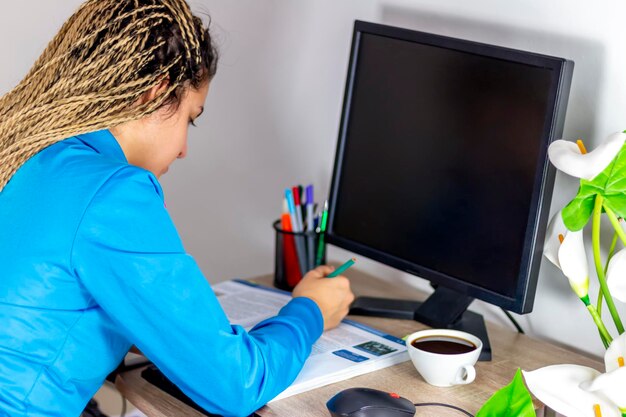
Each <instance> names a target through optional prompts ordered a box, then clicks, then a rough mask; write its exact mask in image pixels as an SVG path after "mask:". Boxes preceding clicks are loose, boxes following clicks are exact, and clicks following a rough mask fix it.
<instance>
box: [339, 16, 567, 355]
mask: <svg viewBox="0 0 626 417" xmlns="http://www.w3.org/2000/svg"><path fill="white" fill-rule="evenodd" d="M573 66H574V65H573V62H571V61H568V60H566V59H562V58H556V57H550V56H545V55H539V54H535V53H531V52H525V51H520V50H513V49H508V48H503V47H499V46H494V45H486V44H482V43H477V42H471V41H467V40H461V39H454V38H450V37H445V36H438V35H434V34H429V33H423V32H416V31H411V30H406V29H401V28H395V27H390V26H384V25H379V24H373V23H367V22H360V21H357V22H356V23H355V26H354V36H353V42H352V50H351V55H350V65H349V69H348V76H347V82H346V88H345V96H344V104H343V113H342V118H341V125H340V129H339V140H338V145H337V152H336V159H335V165H334V172H333V178H332V184H331V192H330V198H329V203H330V206H329V221H328V229H327V240H328V242H329V243H331V244H334V245H336V246H339V247H341V248H344V249H347V250H350V251H352V252H355V253H357V254H361V255H364V256H366V257H368V258H371V259H374V260H376V261H379V262H382V263H383V264H386V265H389V266H392V267H394V268H397V269H399V270H401V271H405V272H408V273H409V274H412V275H416V276H418V277H420V278H423V279H426V280H428V281H430V282H431V283H432V285H433V286H434V287H435V291H434V293H433V294H432V295H431V296H430V298H428V299H427V300H426V301H425V302H424V303H416V302H414V300H402V301H401V300H385V299H372V298H362V299H357V300H356V302H355V304H354V305H353V308H352V313H354V314H368V315H379V316H385V317H403V318H410V319H416V320H419V321H421V322H424V323H425V324H428V325H430V326H433V327H453V328H460V329H463V330H466V331H469V332H471V333H474V334H476V335H477V336H479V337H481V338H482V339H483V342H484V343H485V346H486V349H485V353H484V355H483V359H485V358H488V357H490V348H489V346H488V344H489V340H488V337H487V334H486V330H485V328H484V321H483V320H482V317H480V316H478V315H476V314H475V313H472V312H469V311H466V309H467V307H468V306H469V304H470V303H471V302H472V301H473V300H474V299H475V298H476V299H481V300H483V301H486V302H488V303H491V304H493V305H496V306H500V307H502V308H504V309H506V310H510V311H513V312H516V313H528V312H530V311H531V310H532V306H533V299H534V294H535V288H536V284H537V275H538V270H539V264H540V260H541V253H542V247H543V240H544V235H545V228H546V223H547V216H548V209H549V202H550V198H551V195H552V186H553V183H554V175H555V171H554V169H553V167H552V166H551V165H550V163H549V161H548V159H547V148H548V145H549V143H550V142H551V141H552V140H554V139H555V138H558V137H560V136H561V135H562V133H563V124H564V119H565V111H566V107H567V99H568V95H569V88H570V83H571V78H572V73H573Z"/></svg>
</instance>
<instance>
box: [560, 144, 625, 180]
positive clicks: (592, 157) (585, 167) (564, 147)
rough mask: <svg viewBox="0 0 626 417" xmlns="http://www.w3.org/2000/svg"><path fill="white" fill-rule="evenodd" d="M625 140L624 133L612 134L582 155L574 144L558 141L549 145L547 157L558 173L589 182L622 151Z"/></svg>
mask: <svg viewBox="0 0 626 417" xmlns="http://www.w3.org/2000/svg"><path fill="white" fill-rule="evenodd" d="M625 140H626V134H625V133H622V132H618V133H614V134H612V135H611V136H609V137H608V138H607V140H606V141H605V142H604V143H602V144H601V145H600V146H598V147H597V148H596V149H594V150H593V151H591V152H588V153H585V154H583V153H581V151H580V148H579V147H578V145H577V144H576V143H574V142H570V141H567V140H562V139H560V140H557V141H554V142H552V144H550V147H549V148H548V156H549V158H550V162H552V164H553V165H554V166H555V167H556V168H557V169H558V170H559V171H563V172H565V173H566V174H568V175H571V176H573V177H577V178H583V179H586V180H591V179H593V178H594V177H596V176H597V175H598V174H599V173H601V172H602V171H604V168H606V167H607V166H608V165H609V164H610V163H611V161H612V160H613V158H615V156H616V155H617V153H618V152H619V151H620V149H622V146H623V145H624V141H625Z"/></svg>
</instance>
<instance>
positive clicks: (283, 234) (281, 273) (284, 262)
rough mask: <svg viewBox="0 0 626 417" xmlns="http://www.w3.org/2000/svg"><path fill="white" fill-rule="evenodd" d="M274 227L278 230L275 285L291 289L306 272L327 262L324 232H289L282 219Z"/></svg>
mask: <svg viewBox="0 0 626 417" xmlns="http://www.w3.org/2000/svg"><path fill="white" fill-rule="evenodd" d="M273 227H274V230H275V231H276V248H275V258H274V286H275V287H276V288H280V289H283V290H287V291H291V290H293V288H294V287H295V286H296V285H297V284H298V283H299V282H300V280H301V279H302V277H303V276H304V274H306V273H307V272H308V271H310V270H311V269H314V268H315V267H316V266H319V265H323V264H325V263H326V242H325V240H324V234H318V233H315V232H297V233H296V232H289V231H286V230H283V229H282V227H281V222H280V220H276V221H275V222H274V224H273Z"/></svg>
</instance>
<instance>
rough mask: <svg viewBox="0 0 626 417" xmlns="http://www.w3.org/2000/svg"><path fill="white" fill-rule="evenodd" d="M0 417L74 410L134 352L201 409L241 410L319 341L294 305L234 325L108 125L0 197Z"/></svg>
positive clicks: (50, 154)
mask: <svg viewBox="0 0 626 417" xmlns="http://www.w3.org/2000/svg"><path fill="white" fill-rule="evenodd" d="M0 268H1V272H0V416H11V417H23V416H31V417H33V416H72V417H73V416H78V415H79V414H80V413H81V411H82V409H83V407H84V406H85V404H86V403H87V401H88V400H89V398H91V396H92V395H93V394H94V393H95V392H96V391H97V390H98V388H99V387H100V386H101V385H102V383H103V381H104V378H105V377H106V375H107V374H108V373H110V372H111V371H113V370H114V369H115V368H116V366H117V365H118V364H119V362H120V361H121V360H122V358H123V357H124V355H125V354H126V352H127V351H128V349H129V348H130V346H131V345H132V344H135V345H136V346H137V347H138V348H139V349H140V350H141V351H142V352H143V353H144V354H145V355H146V356H147V357H148V358H149V359H150V360H152V361H153V362H154V363H155V364H156V365H157V366H158V367H159V368H160V369H161V370H162V371H163V372H164V373H165V374H166V375H167V376H168V377H169V378H170V379H171V380H172V381H173V382H174V383H176V384H177V385H178V386H179V387H180V388H181V389H182V390H183V392H185V393H186V394H187V395H188V396H189V397H191V398H192V399H193V400H194V401H195V402H197V403H198V404H199V405H201V406H202V407H204V408H205V409H207V410H208V411H210V412H213V413H218V414H224V415H241V416H243V415H248V414H250V413H251V412H253V411H254V410H255V409H258V408H259V407H261V406H262V405H263V404H265V403H266V402H267V401H269V400H271V399H272V398H273V397H274V396H276V395H277V394H279V393H280V392H281V391H282V390H283V389H285V388H286V387H287V386H289V384H290V383H291V382H292V381H293V380H294V379H295V377H296V376H297V374H298V372H299V371H300V369H301V368H302V365H303V363H304V361H305V359H306V358H307V356H308V355H309V353H310V350H311V346H312V344H313V343H314V341H315V340H317V338H318V337H319V336H320V335H321V333H322V330H323V320H322V316H321V314H320V311H319V309H318V307H317V305H316V304H315V303H314V302H313V301H312V300H310V299H308V298H295V299H293V300H292V301H291V302H290V303H289V304H287V305H286V306H285V307H284V308H283V309H282V310H281V311H280V313H279V314H278V316H276V317H273V318H271V319H268V320H266V321H264V322H262V323H260V324H259V325H257V326H256V327H255V328H254V329H252V330H251V331H249V332H246V331H245V330H244V329H243V328H241V327H239V326H232V325H231V324H230V323H229V321H228V319H227V317H226V316H225V314H224V312H223V310H222V308H221V307H220V305H219V303H218V301H217V298H216V297H215V295H214V293H213V292H212V290H211V288H210V286H209V284H208V283H207V280H206V279H205V277H204V276H203V275H202V272H201V271H200V269H199V268H198V266H197V264H196V263H195V261H194V260H193V258H192V257H191V256H190V255H188V254H187V253H185V250H184V248H183V245H182V243H181V240H180V238H179V236H178V234H177V232H176V229H175V227H174V224H173V223H172V220H171V219H170V216H169V215H168V213H167V210H166V209H165V207H164V203H163V193H162V190H161V187H160V185H159V183H158V181H157V179H156V178H155V177H154V176H153V175H152V174H151V173H150V172H148V171H146V170H144V169H142V168H138V167H135V166H132V165H130V164H129V163H128V162H127V160H126V158H125V156H124V153H123V152H122V149H121V148H120V146H119V144H118V143H117V141H116V140H115V138H114V137H113V135H111V133H110V132H109V131H100V132H95V133H90V134H86V135H80V136H76V137H72V138H69V139H66V140H64V141H62V142H59V143H57V144H55V145H52V146H50V147H48V148H46V149H45V150H43V151H41V152H40V153H38V154H37V155H35V156H34V157H32V158H31V159H29V160H28V161H27V162H26V163H25V164H24V165H23V166H22V167H21V168H20V169H19V170H18V172H17V173H16V174H15V175H14V177H13V178H12V179H11V181H10V182H9V183H8V184H7V186H6V187H5V188H4V190H3V191H2V192H1V193H0Z"/></svg>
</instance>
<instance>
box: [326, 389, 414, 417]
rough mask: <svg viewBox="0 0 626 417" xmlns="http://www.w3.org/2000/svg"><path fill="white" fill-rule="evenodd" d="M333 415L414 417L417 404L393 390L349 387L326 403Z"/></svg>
mask: <svg viewBox="0 0 626 417" xmlns="http://www.w3.org/2000/svg"><path fill="white" fill-rule="evenodd" d="M326 407H328V411H330V415H331V417H413V416H414V415H415V406H414V405H413V403H412V402H411V401H409V400H407V399H406V398H402V397H400V396H399V395H398V394H395V393H393V392H385V391H379V390H377V389H371V388H348V389H346V390H343V391H341V392H339V393H337V394H336V395H335V396H334V397H333V398H331V399H330V400H328V402H327V403H326Z"/></svg>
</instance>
